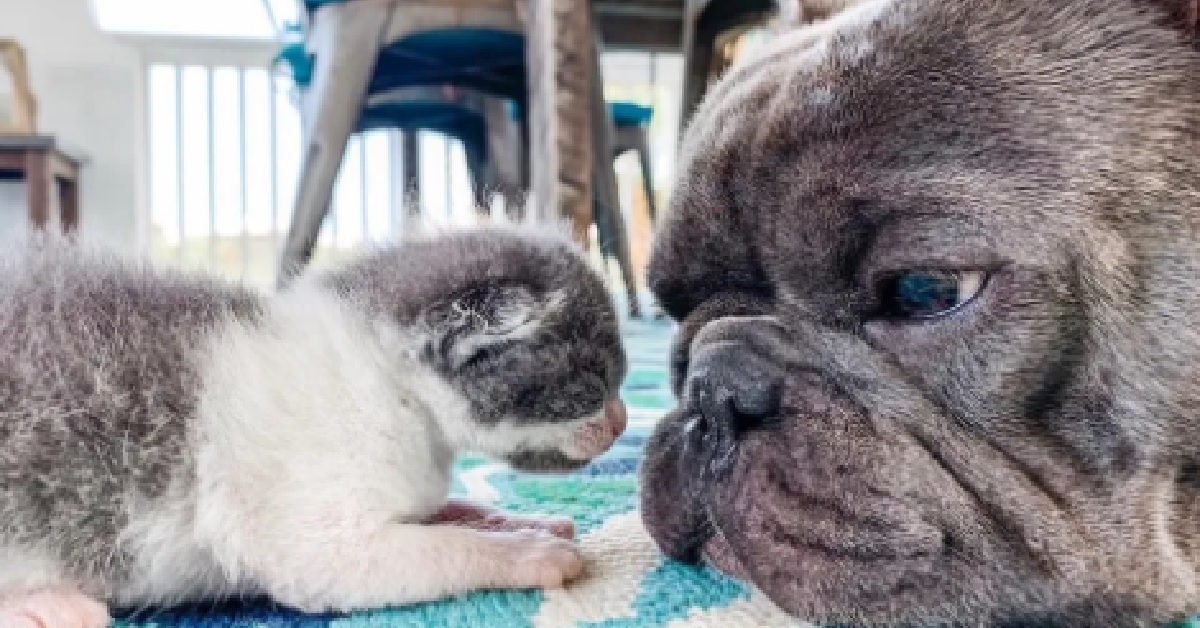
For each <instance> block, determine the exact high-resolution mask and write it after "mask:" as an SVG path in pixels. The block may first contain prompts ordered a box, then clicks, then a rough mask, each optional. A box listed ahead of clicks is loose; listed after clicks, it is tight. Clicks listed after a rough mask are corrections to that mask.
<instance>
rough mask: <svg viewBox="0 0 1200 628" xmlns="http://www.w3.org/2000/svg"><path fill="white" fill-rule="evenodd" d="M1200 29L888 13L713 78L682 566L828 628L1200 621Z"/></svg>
mask: <svg viewBox="0 0 1200 628" xmlns="http://www.w3.org/2000/svg"><path fill="white" fill-rule="evenodd" d="M1195 16H1196V7H1195V5H1194V4H1193V3H1189V2H1187V1H1184V0H1179V1H1178V2H1167V0H1162V1H1160V2H1151V1H1149V0H1145V1H1140V0H1063V1H1059V2H1045V1H1043V0H1006V1H1004V2H996V1H994V0H944V1H935V0H894V1H886V0H885V1H877V2H866V3H863V4H861V5H858V6H856V7H854V8H851V9H849V10H847V11H846V12H844V13H841V14H839V15H837V16H835V17H834V18H832V19H831V20H830V21H828V22H824V23H822V24H821V25H819V26H817V27H810V28H807V29H800V30H797V31H793V32H789V33H787V34H785V35H783V36H781V37H778V38H776V39H775V40H773V41H772V43H771V44H769V45H768V46H767V47H766V49H765V50H762V51H760V53H759V54H757V55H756V56H755V57H754V58H753V59H749V60H745V61H743V62H741V63H739V64H738V65H736V66H735V67H734V68H733V69H732V70H730V72H729V73H728V75H727V76H726V77H725V78H724V79H723V80H722V81H720V82H719V83H717V84H716V85H715V86H714V87H713V89H712V91H711V93H710V95H709V96H708V97H707V99H706V101H705V102H704V103H703V104H702V105H701V107H700V108H699V110H698V112H697V114H696V116H695V118H694V119H693V121H692V123H691V128H690V131H689V133H688V135H687V138H686V140H685V142H684V145H683V155H682V176H681V178H680V182H679V185H678V188H677V190H676V193H675V195H674V198H673V207H672V211H670V212H669V214H668V215H667V217H666V218H665V222H664V224H663V225H662V227H661V230H660V233H659V234H658V239H657V241H656V244H655V250H654V254H653V258H652V264H651V286H652V289H653V290H654V292H655V293H656V295H657V296H658V298H659V299H660V301H661V303H662V304H663V306H664V308H665V309H666V311H667V312H668V313H669V314H670V315H671V316H672V317H674V318H675V319H678V320H679V321H681V326H680V333H679V337H678V339H677V348H676V351H675V354H674V356H673V371H674V373H675V381H674V385H675V387H676V392H677V393H678V394H679V396H680V400H681V403H680V409H679V410H678V411H677V412H675V413H674V414H672V415H671V416H670V417H668V419H667V420H666V421H664V422H663V424H661V426H660V428H659V429H658V431H657V433H656V434H655V435H654V436H653V438H652V440H651V442H650V443H649V445H648V451H647V460H646V462H645V464H644V466H643V481H644V491H643V513H644V517H645V519H646V523H647V526H648V528H649V529H650V531H651V533H652V535H653V536H654V538H655V539H656V540H657V542H658V543H659V545H660V546H661V547H662V548H663V550H664V551H666V552H667V553H668V554H669V555H671V556H674V557H676V558H680V559H684V560H700V559H707V560H708V561H710V562H712V563H713V564H715V565H716V566H717V567H719V568H721V569H723V570H725V571H728V572H730V573H733V574H734V575H737V576H740V577H743V578H745V579H747V580H749V581H751V582H753V583H754V584H755V585H757V587H758V588H760V589H761V590H762V591H763V592H765V593H766V594H767V595H768V596H769V597H770V598H772V599H773V600H774V601H775V602H776V603H778V604H779V605H780V606H781V607H783V608H784V609H786V610H787V611H789V612H790V613H792V614H794V615H796V616H797V617H800V618H802V619H805V620H810V621H814V622H822V623H835V624H853V625H860V626H889V627H892V626H897V627H898V626H963V627H975V626H1016V625H1039V626H1060V627H1063V626H1066V627H1076V626H1079V627H1083V626H1105V627H1120V626H1156V625H1163V624H1164V623H1166V622H1169V621H1174V620H1178V619H1180V618H1183V617H1185V616H1186V615H1188V614H1190V613H1194V612H1197V611H1200V581H1198V578H1197V564H1198V560H1200V555H1198V554H1200V530H1198V527H1200V516H1198V515H1200V512H1198V510H1200V496H1198V495H1197V493H1198V492H1200V466H1197V463H1198V458H1200V416H1197V409H1198V407H1200V385H1197V382H1198V381H1200V378H1198V375H1200V374H1198V373H1197V370H1198V368H1200V367H1198V366H1197V363H1198V358H1200V355H1198V354H1200V334H1198V333H1197V330H1198V329H1200V320H1198V318H1200V296H1198V294H1200V293H1198V292H1197V290H1196V287H1197V286H1198V285H1200V246H1198V238H1197V219H1198V215H1197V208H1198V207H1200V190H1198V186H1200V131H1198V129H1200V105H1198V104H1197V103H1200V55H1198V54H1197V52H1196V49H1195V47H1194V42H1193V39H1192V37H1193V34H1194V29H1192V28H1190V27H1193V26H1194V20H1195ZM914 282H915V283H914ZM939 282H940V283H939ZM914 286H916V287H915V288H914ZM922 286H924V288H929V287H930V286H933V287H939V286H940V289H941V292H937V291H935V292H936V294H934V297H936V298H931V297H930V294H931V293H929V292H928V291H926V292H922V291H921V289H922Z"/></svg>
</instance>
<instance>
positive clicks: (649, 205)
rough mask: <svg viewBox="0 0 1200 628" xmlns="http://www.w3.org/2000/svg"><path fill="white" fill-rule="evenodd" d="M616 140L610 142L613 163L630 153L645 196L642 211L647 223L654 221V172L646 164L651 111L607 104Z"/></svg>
mask: <svg viewBox="0 0 1200 628" xmlns="http://www.w3.org/2000/svg"><path fill="white" fill-rule="evenodd" d="M609 110H611V111H612V119H613V124H615V125H616V139H615V141H614V142H613V159H616V158H618V157H620V156H621V155H624V154H625V153H627V152H629V151H633V152H634V153H635V154H636V155H637V158H638V164H639V165H640V166H641V171H642V188H643V191H644V192H645V193H646V210H647V212H648V213H649V214H650V223H651V224H654V223H655V222H656V221H657V220H658V205H657V202H656V201H655V198H654V169H653V165H652V163H651V161H650V120H651V119H653V117H654V109H653V108H651V107H646V106H642V105H638V104H635V103H629V102H614V103H609Z"/></svg>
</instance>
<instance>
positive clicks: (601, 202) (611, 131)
mask: <svg viewBox="0 0 1200 628" xmlns="http://www.w3.org/2000/svg"><path fill="white" fill-rule="evenodd" d="M598 37H599V34H597V35H596V38H598ZM593 42H596V39H593ZM591 48H592V54H590V55H588V57H589V58H590V60H591V65H592V68H593V69H594V72H595V76H596V77H597V79H599V77H600V46H599V45H598V43H593V45H592V47H591ZM591 94H592V97H591V107H592V141H593V144H592V145H593V148H594V150H593V153H592V163H593V164H594V166H595V168H594V169H593V175H592V176H593V179H592V185H593V189H594V190H595V194H596V202H595V205H594V207H595V208H596V212H595V215H594V216H593V219H594V220H595V221H596V230H597V231H598V232H599V233H600V235H601V237H602V238H607V239H608V240H609V242H608V248H609V250H610V252H611V253H612V255H613V257H615V258H617V267H618V268H620V270H621V282H622V283H624V284H625V292H626V295H627V298H628V299H629V304H628V305H629V315H630V316H632V317H634V318H637V317H638V316H640V315H641V307H640V304H639V303H638V290H637V277H636V275H634V272H633V258H632V256H631V255H630V251H629V234H628V233H627V230H626V228H625V215H624V212H622V211H621V198H620V193H619V191H618V190H617V173H616V172H615V171H614V170H613V156H614V151H613V140H614V136H615V135H616V129H615V128H614V127H613V120H612V115H611V114H609V111H608V101H607V99H605V97H604V83H603V81H601V80H595V81H592V85H591Z"/></svg>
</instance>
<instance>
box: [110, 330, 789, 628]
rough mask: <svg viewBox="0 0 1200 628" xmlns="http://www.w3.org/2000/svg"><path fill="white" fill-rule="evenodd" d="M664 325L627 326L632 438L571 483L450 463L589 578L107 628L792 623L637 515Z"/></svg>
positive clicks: (209, 611) (460, 478)
mask: <svg viewBox="0 0 1200 628" xmlns="http://www.w3.org/2000/svg"><path fill="white" fill-rule="evenodd" d="M670 334H671V328H670V326H669V325H668V324H667V323H664V322H627V323H625V339H626V347H627V349H628V352H629V358H630V372H629V376H628V378H627V379H626V381H625V384H624V387H623V389H622V396H623V397H624V398H625V402H626V404H627V405H628V406H629V412H630V416H629V419H630V426H629V430H628V431H627V432H626V434H625V435H624V436H622V438H621V439H620V440H619V441H618V442H617V444H616V445H615V446H614V447H613V448H612V449H611V450H610V451H609V452H608V453H606V454H605V455H603V456H601V457H600V458H598V459H597V460H596V461H594V462H593V463H592V464H591V465H589V466H588V467H586V468H585V469H583V470H582V471H580V472H577V473H574V474H570V475H553V476H546V475H528V474H519V473H514V472H513V471H511V470H509V469H508V468H506V467H505V466H503V465H500V464H496V463H493V462H491V461H489V460H487V459H484V458H474V457H470V458H465V459H463V460H461V461H459V463H458V472H457V474H456V478H455V485H454V492H455V493H456V494H458V495H464V496H470V497H472V498H473V499H479V500H484V501H488V502H490V503H493V504H495V505H497V506H500V507H502V508H505V509H507V510H510V511H514V512H530V513H534V512H536V513H551V514H562V515H567V516H570V517H572V518H573V519H574V520H575V523H576V529H577V530H578V532H579V537H580V545H581V547H582V549H583V552H584V554H585V557H586V559H587V572H586V574H585V576H584V577H583V578H582V579H581V580H580V581H578V582H576V583H574V584H573V585H572V586H571V587H569V588H567V589H563V590H556V591H546V592H542V591H504V592H490V591H489V592H481V593H474V594H471V595H466V596H463V597H461V598H458V599H453V600H447V601H442V602H437V603H430V604H420V605H416V606H410V607H404V608H395V609H382V610H377V611H371V612H364V613H355V614H348V615H303V614H300V613H296V612H293V611H291V610H288V609H285V608H280V607H278V606H277V605H274V604H272V603H270V602H269V601H256V602H245V603H238V604H228V605H220V606H217V605H204V606H197V607H189V608H180V609H169V610H168V609H153V610H149V611H144V612H141V613H139V614H137V615H135V616H126V617H123V618H120V619H119V620H118V621H117V622H116V626H115V627H114V628H393V627H394V628H400V627H418V626H422V627H424V626H430V627H453V628H492V627H495V628H624V627H643V626H644V627H659V626H662V627H670V628H680V627H684V626H713V627H718V626H720V627H728V628H739V627H742V626H745V627H751V626H753V627H760V626H762V627H766V626H792V625H796V624H795V622H794V621H790V620H788V619H787V618H786V617H784V616H783V615H781V614H779V613H778V611H776V610H775V609H774V608H773V607H772V606H771V605H770V603H769V602H767V601H766V600H765V598H762V597H761V595H759V594H756V593H752V592H751V590H750V589H748V588H747V587H745V586H743V585H741V584H739V583H737V582H735V581H733V580H730V579H728V578H725V577H723V576H721V575H719V574H717V573H716V572H714V571H712V570H710V569H706V568H697V567H691V566H687V565H682V564H679V563H675V562H672V561H668V560H665V559H664V558H663V557H662V556H661V555H660V554H659V553H658V551H657V549H656V548H655V547H654V544H653V542H652V541H651V540H650V537H649V536H648V535H647V534H646V531H645V529H644V528H643V527H642V525H641V523H640V521H639V519H638V516H637V513H636V512H635V511H634V510H635V508H636V507H637V494H636V488H637V464H638V460H639V459H640V456H641V450H642V446H643V444H644V443H645V440H646V436H647V434H648V433H649V431H650V429H651V428H652V427H653V425H654V423H655V421H657V420H658V419H659V418H660V417H661V416H662V415H663V413H664V412H666V411H667V410H668V409H670V407H671V405H672V404H673V403H674V400H673V399H672V396H671V393H670V390H669V389H668V386H667V373H666V355H667V347H668V344H669V342H670Z"/></svg>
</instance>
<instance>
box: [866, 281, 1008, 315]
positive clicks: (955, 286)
mask: <svg viewBox="0 0 1200 628" xmlns="http://www.w3.org/2000/svg"><path fill="white" fill-rule="evenodd" d="M986 279H987V276H986V275H985V274H984V273H983V272H982V271H945V270H912V271H906V272H902V273H897V274H896V275H893V276H892V277H889V278H888V279H886V280H885V281H884V282H883V285H882V286H880V292H881V294H880V298H881V301H882V305H883V312H882V313H883V314H884V315H886V316H891V317H896V318H934V317H937V316H942V315H945V314H949V313H950V312H953V311H954V310H957V309H958V308H960V307H962V306H963V305H965V304H966V303H968V302H970V301H971V299H973V298H975V296H976V295H977V294H979V292H980V290H982V289H983V285H984V283H985V281H986Z"/></svg>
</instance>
